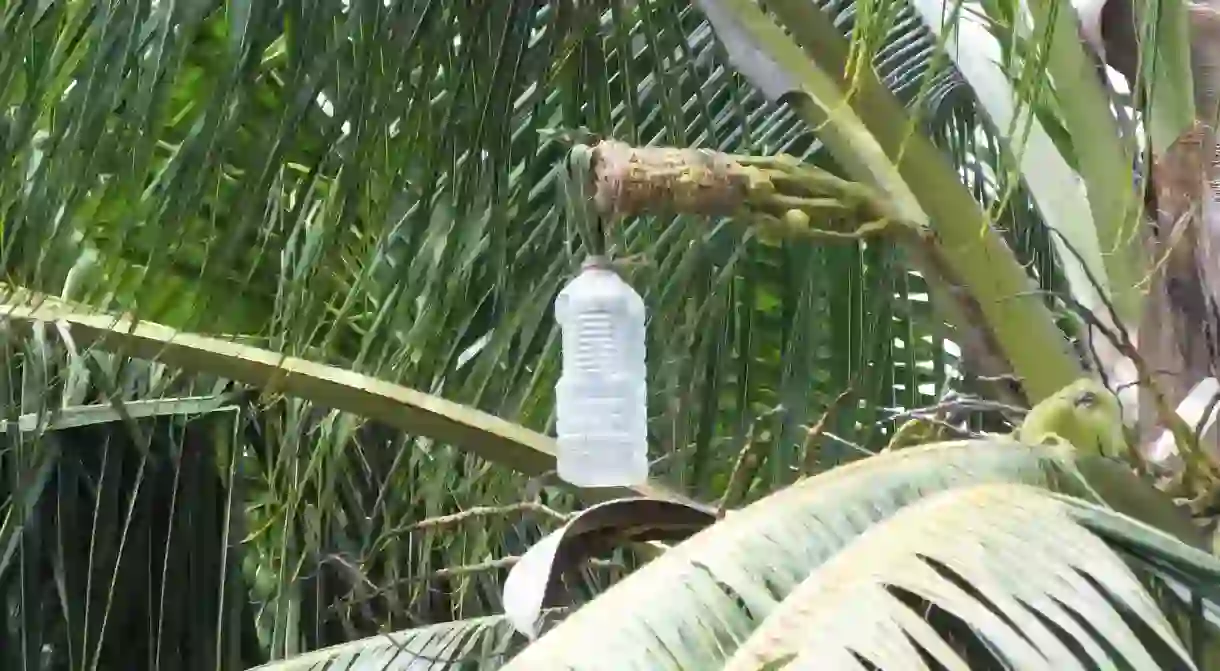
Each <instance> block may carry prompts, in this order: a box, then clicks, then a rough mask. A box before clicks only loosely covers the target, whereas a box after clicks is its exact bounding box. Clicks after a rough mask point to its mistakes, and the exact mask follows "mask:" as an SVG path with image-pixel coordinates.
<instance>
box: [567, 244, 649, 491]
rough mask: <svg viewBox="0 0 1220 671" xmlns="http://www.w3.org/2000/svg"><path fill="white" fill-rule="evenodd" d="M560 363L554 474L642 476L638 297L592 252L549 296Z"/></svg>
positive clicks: (578, 478) (582, 478)
mask: <svg viewBox="0 0 1220 671" xmlns="http://www.w3.org/2000/svg"><path fill="white" fill-rule="evenodd" d="M555 319H556V320H557V321H558V322H559V328H560V330H561V331H562V333H563V341H562V350H563V371H562V373H561V374H560V377H559V383H558V384H557V385H556V387H555V399H556V408H555V414H556V424H557V433H558V437H559V455H558V461H559V466H558V472H559V477H560V478H562V479H563V480H565V481H567V482H570V483H571V484H573V485H576V486H578V487H626V486H631V485H638V484H642V483H643V482H644V481H645V480H647V479H648V397H647V382H646V380H645V364H644V301H643V299H641V298H640V296H639V294H637V293H636V292H635V290H633V289H632V288H631V286H630V285H629V284H627V283H626V282H624V281H623V279H622V278H621V277H619V275H618V273H616V272H615V271H614V270H612V269H611V268H610V267H609V265H608V264H607V262H606V260H605V259H604V258H601V257H592V258H590V259H588V260H586V261H585V262H584V264H583V265H582V267H581V273H580V274H579V275H578V276H576V278H575V279H573V280H572V281H571V282H569V283H568V285H567V286H566V287H564V288H563V291H561V292H559V298H558V299H557V300H556V301H555Z"/></svg>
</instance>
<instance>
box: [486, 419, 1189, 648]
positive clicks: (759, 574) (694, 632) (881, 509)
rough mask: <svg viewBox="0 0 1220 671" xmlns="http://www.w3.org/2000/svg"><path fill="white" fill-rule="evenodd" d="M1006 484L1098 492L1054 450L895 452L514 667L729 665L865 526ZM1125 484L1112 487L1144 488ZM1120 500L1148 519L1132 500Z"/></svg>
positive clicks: (725, 525) (614, 602)
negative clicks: (972, 489) (963, 492)
mask: <svg viewBox="0 0 1220 671" xmlns="http://www.w3.org/2000/svg"><path fill="white" fill-rule="evenodd" d="M1110 473H1111V474H1113V473H1114V472H1113V471H1111V472H1110ZM1125 475H1127V476H1128V477H1132V476H1130V474H1129V473H1126V474H1125ZM1002 482H1021V483H1026V484H1030V485H1036V486H1040V487H1043V488H1050V489H1055V490H1059V491H1065V492H1069V493H1072V494H1076V495H1079V496H1084V497H1092V496H1094V494H1093V488H1092V487H1090V486H1089V484H1088V483H1085V482H1084V480H1083V479H1082V478H1081V477H1080V475H1079V473H1078V471H1077V470H1076V468H1075V466H1074V465H1073V463H1072V461H1071V459H1070V457H1068V456H1066V455H1065V454H1063V453H1062V452H1059V451H1058V450H1056V449H1052V448H1047V447H1031V446H1027V445H1022V444H1020V443H1015V442H1011V441H1008V440H1005V439H1000V438H997V439H995V440H990V441H963V442H958V443H944V444H937V445H931V446H927V447H920V448H911V449H909V450H902V451H898V452H890V453H885V454H883V455H879V456H877V457H873V458H870V459H866V460H863V461H859V462H856V463H853V464H851V465H849V466H845V467H841V468H838V469H835V470H833V471H830V472H828V473H825V474H822V475H819V476H816V477H812V478H809V479H807V480H805V481H803V482H800V483H798V484H796V485H793V486H791V487H788V488H786V489H784V490H782V491H780V492H777V493H775V494H772V495H770V496H768V497H766V498H764V499H762V500H760V501H758V502H757V503H754V504H753V505H751V506H748V507H746V508H744V509H742V510H740V511H738V512H735V513H733V514H730V515H729V516H728V517H727V518H726V519H724V520H723V521H721V522H720V523H718V524H716V525H714V526H712V527H710V528H709V529H707V530H705V531H703V532H701V533H699V534H697V535H695V536H694V537H692V538H691V539H690V540H688V541H686V542H684V543H682V544H680V545H678V546H676V547H675V548H673V549H671V550H670V551H668V552H666V553H665V554H664V555H662V556H661V557H658V558H657V559H655V560H653V561H652V562H650V563H649V564H647V565H645V566H644V567H642V568H641V569H640V570H638V571H636V572H635V573H633V574H631V575H630V576H628V577H627V578H625V579H624V580H623V581H622V582H620V583H618V584H617V585H615V586H614V587H612V588H610V589H609V590H608V591H606V592H605V593H603V594H602V595H601V596H600V597H599V598H597V599H596V600H594V601H593V602H591V603H589V604H588V605H586V606H584V607H583V608H581V609H580V610H578V611H576V613H574V614H573V615H572V616H570V617H569V618H568V619H567V620H565V621H564V622H563V623H562V624H561V625H559V626H558V627H557V628H556V629H554V630H552V631H551V632H550V633H548V634H546V635H544V636H543V637H542V638H541V639H539V640H538V642H537V643H535V644H533V645H531V646H530V647H529V648H527V649H526V650H525V651H524V652H523V653H522V654H521V655H519V656H518V657H516V658H514V660H513V661H512V663H511V664H510V666H509V667H508V668H512V669H536V668H556V669H563V668H572V669H576V668H579V669H593V668H607V669H610V668H614V669H654V668H674V669H710V668H717V667H718V665H720V664H723V662H724V660H725V659H727V658H728V656H729V655H730V654H731V653H732V651H733V650H734V649H735V647H736V646H737V645H738V644H739V643H740V642H741V641H743V640H745V638H746V637H747V636H748V635H749V634H750V632H751V631H752V630H753V629H754V627H755V626H757V624H758V623H759V622H761V621H762V620H763V618H765V617H766V616H767V614H768V613H769V612H771V611H772V610H773V609H774V608H775V606H776V604H778V603H779V602H780V601H782V600H783V599H784V597H785V596H786V595H787V594H788V593H789V592H790V591H791V590H792V589H793V588H794V587H795V585H796V584H797V583H799V582H800V581H801V580H803V579H804V578H805V577H806V576H807V575H809V573H810V572H811V571H813V570H814V569H816V567H817V566H819V565H820V564H821V563H822V562H825V561H826V560H828V559H829V558H830V557H832V556H834V555H835V554H836V553H837V552H839V551H840V550H841V549H842V548H843V547H844V546H846V545H848V544H849V543H851V542H852V541H853V540H854V539H855V538H856V537H857V536H859V535H860V534H861V533H863V532H865V530H867V529H869V528H870V527H872V526H873V525H875V524H877V523H879V522H880V521H882V520H884V519H887V518H888V517H890V516H891V515H894V514H895V513H896V512H897V511H899V510H901V509H903V508H904V507H905V506H906V505H908V504H910V503H912V502H913V501H917V500H920V499H921V498H923V497H926V496H928V495H930V494H932V493H934V492H937V491H941V490H944V489H947V488H951V487H955V486H962V485H965V484H981V483H1002ZM1125 482H1127V484H1126V485H1124V486H1118V487H1113V485H1114V484H1115V483H1110V484H1111V488H1110V490H1111V491H1113V490H1118V491H1125V490H1127V489H1133V488H1136V489H1138V488H1139V485H1138V483H1132V482H1130V481H1125ZM1110 503H1111V505H1115V506H1116V507H1117V508H1118V509H1119V510H1121V511H1123V512H1124V513H1128V514H1133V515H1139V514H1141V512H1140V510H1138V509H1131V507H1130V506H1126V505H1124V504H1123V501H1122V500H1121V495H1120V498H1116V499H1115V500H1113V501H1111V502H1110ZM1161 504H1162V505H1164V506H1171V504H1170V503H1168V502H1167V501H1161ZM1145 514H1146V513H1145ZM660 594H664V597H663V598H658V595H660ZM607 622H614V623H616V624H615V626H613V627H608V626H607V625H606V623H607ZM679 641H680V642H681V643H679ZM599 665H601V666H599Z"/></svg>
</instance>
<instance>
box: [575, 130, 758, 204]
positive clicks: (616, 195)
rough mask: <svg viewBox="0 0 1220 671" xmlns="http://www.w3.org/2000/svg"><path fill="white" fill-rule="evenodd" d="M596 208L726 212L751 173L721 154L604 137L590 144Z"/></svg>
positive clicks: (740, 195) (742, 196) (742, 199)
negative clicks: (640, 143) (637, 144)
mask: <svg viewBox="0 0 1220 671" xmlns="http://www.w3.org/2000/svg"><path fill="white" fill-rule="evenodd" d="M594 172H595V174H596V182H595V192H594V202H595V204H596V206H597V209H598V211H599V212H602V213H603V214H610V215H633V214H644V213H656V212H662V211H664V212H680V213H683V214H702V215H712V216H717V215H721V216H723V215H729V214H732V213H733V212H734V211H736V210H737V209H739V208H740V207H741V206H742V204H743V203H744V202H745V198H746V194H747V193H748V192H749V187H750V183H751V180H752V178H751V175H752V173H753V172H754V171H752V170H750V169H748V168H746V167H744V166H742V165H741V164H739V163H737V162H736V161H734V160H733V159H732V158H730V157H729V156H727V155H725V154H722V153H720V152H714V151H707V150H701V149H677V148H672V147H632V146H631V145H628V144H626V143H623V142H616V141H613V140H608V141H604V142H601V143H599V144H598V145H597V146H596V147H595V148H594Z"/></svg>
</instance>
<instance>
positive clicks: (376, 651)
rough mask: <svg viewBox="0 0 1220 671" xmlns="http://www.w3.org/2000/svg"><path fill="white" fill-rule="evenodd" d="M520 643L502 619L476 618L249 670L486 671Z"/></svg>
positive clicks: (353, 642) (493, 667) (494, 666)
mask: <svg viewBox="0 0 1220 671" xmlns="http://www.w3.org/2000/svg"><path fill="white" fill-rule="evenodd" d="M521 644H522V639H521V638H520V637H519V636H517V634H516V632H515V630H514V629H513V628H512V625H510V624H509V623H508V621H507V620H506V619H505V618H504V617H502V616H490V617H479V618H473V619H470V620H459V621H456V622H442V623H440V624H434V625H430V626H427V627H420V628H418V629H407V630H404V631H396V632H392V633H388V634H380V635H377V636H370V637H368V638H364V639H360V640H358V641H352V642H350V643H343V644H341V645H335V646H331V647H329V648H323V649H321V650H315V651H313V652H307V653H304V654H302V655H298V656H296V657H292V658H290V659H286V660H283V661H279V662H271V663H269V664H264V665H262V666H258V667H255V668H254V669H252V670H251V671H421V670H423V669H428V670H429V671H447V670H453V671H490V670H492V669H498V668H500V667H501V666H503V664H504V660H505V659H507V658H508V657H509V656H511V655H512V653H513V652H515V651H516V650H517V649H518V648H519V647H520V646H521Z"/></svg>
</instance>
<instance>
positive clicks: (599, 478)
mask: <svg viewBox="0 0 1220 671" xmlns="http://www.w3.org/2000/svg"><path fill="white" fill-rule="evenodd" d="M556 470H557V472H558V474H559V479H560V480H563V481H564V482H566V483H568V484H570V485H573V486H576V487H580V488H582V489H592V488H598V487H634V486H637V485H642V484H644V483H645V482H647V481H648V461H647V460H646V459H639V460H634V459H633V460H632V462H631V463H629V464H614V465H613V466H610V465H609V464H606V463H604V462H603V463H597V461H596V460H588V459H563V458H562V457H561V458H560V459H559V461H558V467H557V469H556Z"/></svg>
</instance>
